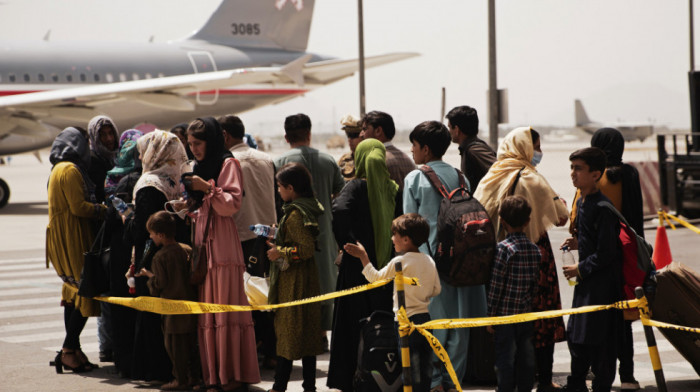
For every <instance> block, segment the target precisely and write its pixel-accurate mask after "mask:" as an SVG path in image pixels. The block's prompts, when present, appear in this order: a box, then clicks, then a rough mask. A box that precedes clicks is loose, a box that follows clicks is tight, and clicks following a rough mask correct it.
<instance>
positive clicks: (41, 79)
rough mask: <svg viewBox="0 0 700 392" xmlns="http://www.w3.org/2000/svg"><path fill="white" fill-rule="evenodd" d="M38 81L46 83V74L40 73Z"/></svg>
mask: <svg viewBox="0 0 700 392" xmlns="http://www.w3.org/2000/svg"><path fill="white" fill-rule="evenodd" d="M37 79H39V81H40V82H43V81H44V74H42V73H40V74H39V75H37Z"/></svg>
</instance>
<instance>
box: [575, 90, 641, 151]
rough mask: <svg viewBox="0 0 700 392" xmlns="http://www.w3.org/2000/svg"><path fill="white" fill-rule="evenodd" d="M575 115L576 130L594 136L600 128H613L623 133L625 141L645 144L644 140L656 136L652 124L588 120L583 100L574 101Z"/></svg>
mask: <svg viewBox="0 0 700 392" xmlns="http://www.w3.org/2000/svg"><path fill="white" fill-rule="evenodd" d="M574 114H575V116H576V128H579V129H581V130H583V131H585V132H586V133H590V134H593V133H595V131H597V130H598V129H600V128H604V127H611V128H615V129H617V130H619V131H620V133H622V137H624V138H625V141H633V140H639V141H640V142H643V141H644V139H646V138H647V137H649V136H651V135H653V134H654V126H653V125H652V124H648V123H647V124H624V123H611V124H602V123H598V122H593V121H591V120H589V119H588V115H587V114H586V111H585V110H584V109H583V104H582V103H581V100H579V99H577V100H575V101H574Z"/></svg>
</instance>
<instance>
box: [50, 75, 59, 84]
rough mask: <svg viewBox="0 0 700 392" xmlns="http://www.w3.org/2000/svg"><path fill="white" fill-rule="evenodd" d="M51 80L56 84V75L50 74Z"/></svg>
mask: <svg viewBox="0 0 700 392" xmlns="http://www.w3.org/2000/svg"><path fill="white" fill-rule="evenodd" d="M51 80H52V81H53V82H58V75H56V74H51Z"/></svg>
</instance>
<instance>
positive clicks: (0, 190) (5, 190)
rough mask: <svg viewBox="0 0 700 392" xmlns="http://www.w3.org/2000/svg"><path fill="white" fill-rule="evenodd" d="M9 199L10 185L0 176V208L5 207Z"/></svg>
mask: <svg viewBox="0 0 700 392" xmlns="http://www.w3.org/2000/svg"><path fill="white" fill-rule="evenodd" d="M8 201H10V187H9V186H7V183H6V182H5V181H3V180H2V179H1V178H0V208H2V207H5V205H7V202H8Z"/></svg>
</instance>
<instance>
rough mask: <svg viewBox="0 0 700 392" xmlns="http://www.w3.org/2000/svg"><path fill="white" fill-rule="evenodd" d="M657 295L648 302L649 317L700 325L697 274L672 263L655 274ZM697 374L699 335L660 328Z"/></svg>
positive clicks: (699, 347) (686, 324) (699, 368)
mask: <svg viewBox="0 0 700 392" xmlns="http://www.w3.org/2000/svg"><path fill="white" fill-rule="evenodd" d="M656 280H657V286H656V295H655V296H654V298H653V300H651V301H650V307H651V314H652V317H651V318H652V319H654V320H657V321H662V322H665V323H671V324H676V325H682V326H685V327H692V328H700V275H698V274H697V273H695V272H694V271H692V270H690V269H689V268H688V267H686V266H684V265H682V264H679V263H671V264H670V265H669V266H668V267H666V268H664V269H663V270H662V271H661V272H660V273H658V274H657V275H656ZM659 330H660V331H661V333H662V334H663V335H664V336H665V337H666V339H668V341H669V342H671V344H673V347H675V348H676V350H678V352H679V353H681V355H682V356H683V358H685V359H686V360H688V362H690V364H691V365H693V368H694V369H695V372H696V373H697V374H698V376H700V334H697V333H692V332H685V331H678V330H675V329H669V328H659Z"/></svg>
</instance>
